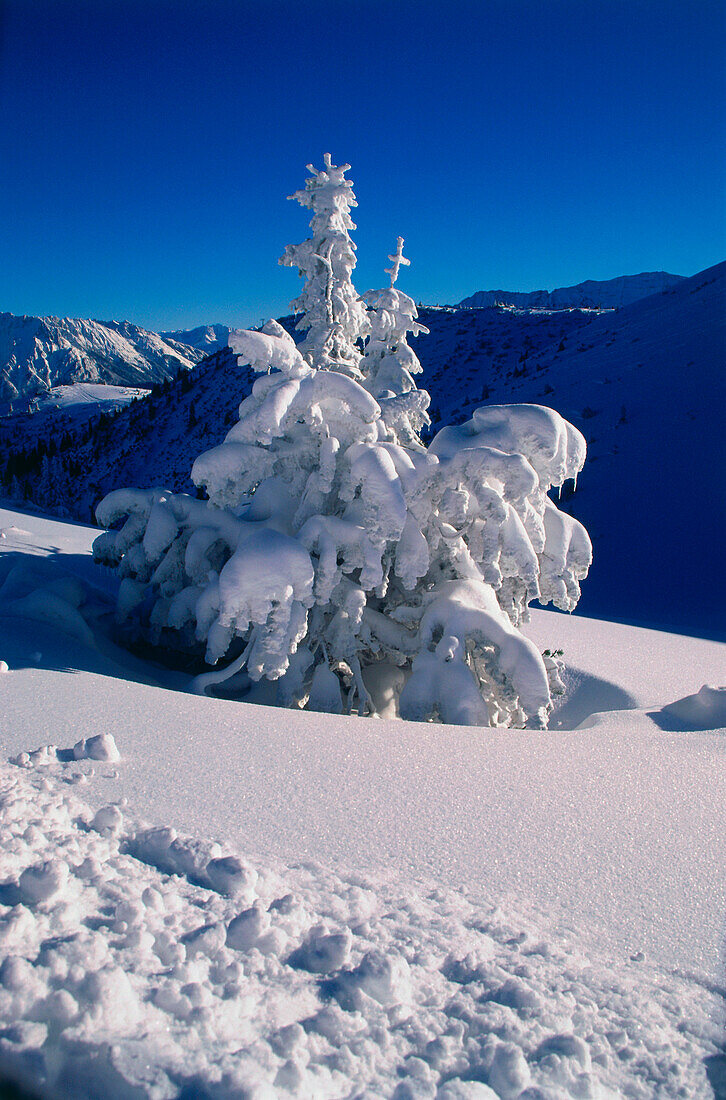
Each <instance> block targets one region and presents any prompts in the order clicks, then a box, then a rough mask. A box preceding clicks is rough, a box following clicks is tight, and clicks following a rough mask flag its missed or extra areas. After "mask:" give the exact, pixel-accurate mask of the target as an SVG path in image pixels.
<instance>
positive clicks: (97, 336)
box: [0, 313, 208, 402]
mask: <svg viewBox="0 0 726 1100" xmlns="http://www.w3.org/2000/svg"><path fill="white" fill-rule="evenodd" d="M179 335H181V334H179ZM205 354H208V352H207V350H206V349H205V348H203V347H201V346H200V347H197V346H192V345H187V344H184V343H183V341H181V340H180V339H175V340H173V341H171V340H165V339H163V338H162V337H161V336H159V335H157V333H155V332H149V331H147V330H146V329H143V328H139V327H138V326H137V325H132V324H131V323H130V322H129V321H87V320H74V319H71V318H58V317H16V316H14V315H13V314H12V313H0V401H2V402H10V401H14V400H16V399H17V398H18V397H32V396H33V395H35V394H38V393H44V392H47V391H48V390H49V389H51V388H52V387H53V386H59V385H67V384H69V383H73V382H106V383H110V384H112V385H120V386H141V387H148V386H151V385H153V383H154V382H162V381H163V380H164V379H166V378H171V377H173V376H174V375H175V374H177V373H178V372H179V370H182V369H184V370H188V369H189V368H191V367H193V366H194V365H195V363H197V362H198V361H199V360H200V359H201V358H202V357H203V355H205Z"/></svg>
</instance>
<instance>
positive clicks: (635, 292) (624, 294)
mask: <svg viewBox="0 0 726 1100" xmlns="http://www.w3.org/2000/svg"><path fill="white" fill-rule="evenodd" d="M683 278H684V276H682V275H670V274H669V273H668V272H667V271H643V272H641V274H640V275H620V276H618V278H617V279H605V280H604V281H602V282H598V281H596V280H594V279H588V280H586V282H584V283H578V284H577V286H563V287H558V288H557V289H556V290H531V291H519V290H477V291H476V293H475V294H471V295H470V296H469V297H468V298H464V299H463V301H461V302H460V303H459V305H461V306H465V307H468V308H482V307H486V306H494V305H496V304H497V303H498V302H503V303H506V304H507V305H513V306H519V307H520V308H522V309H573V308H574V309H579V308H585V309H619V308H620V307H621V306H627V305H630V303H631V302H637V301H638V299H639V298H647V297H648V296H649V295H651V294H660V292H661V291H663V290H668V289H669V288H670V287H673V286H676V285H677V284H678V283H680V282H681V281H682V279H683Z"/></svg>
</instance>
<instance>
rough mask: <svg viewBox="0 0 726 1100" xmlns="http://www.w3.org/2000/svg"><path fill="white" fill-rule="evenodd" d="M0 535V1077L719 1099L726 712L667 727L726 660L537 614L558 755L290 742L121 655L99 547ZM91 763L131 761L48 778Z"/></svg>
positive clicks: (31, 519)
mask: <svg viewBox="0 0 726 1100" xmlns="http://www.w3.org/2000/svg"><path fill="white" fill-rule="evenodd" d="M0 531H1V532H2V537H0V585H2V584H4V589H3V596H4V600H3V603H2V605H1V606H2V617H1V618H0V639H1V641H0V648H1V649H2V652H0V658H3V659H4V660H5V661H6V662H7V665H8V666H9V668H8V671H7V672H6V673H4V674H0V697H1V698H2V714H3V720H2V724H1V725H0V745H1V747H2V752H1V753H0V756H2V758H3V759H5V760H6V759H7V758H8V757H14V758H15V757H18V755H19V754H20V755H19V759H18V763H17V764H16V765H11V764H5V763H3V764H2V765H0V790H1V791H2V797H1V799H0V827H2V829H3V835H4V836H5V837H6V838H7V842H6V844H5V845H4V848H3V852H2V855H0V861H1V862H0V882H1V883H2V886H0V952H1V953H2V954H3V955H4V961H3V962H2V963H1V964H0V1019H2V1023H3V1025H4V1028H0V1072H5V1073H8V1074H11V1075H13V1076H14V1077H15V1078H16V1079H20V1080H23V1081H24V1082H25V1083H26V1084H27V1085H29V1086H30V1087H34V1088H36V1089H39V1090H40V1092H41V1094H42V1095H43V1096H66V1097H67V1096H73V1097H95V1096H98V1095H108V1096H116V1097H119V1098H122V1097H123V1098H125V1097H132V1096H133V1097H140V1096H155V1097H172V1096H178V1095H181V1094H183V1095H186V1096H199V1097H219V1098H221V1097H225V1098H226V1097H238V1096H240V1097H241V1096H243V1095H244V1096H247V1095H255V1096H260V1097H262V1096H270V1097H272V1096H282V1097H284V1096H288V1095H291V1096H306V1097H314V1098H324V1097H345V1096H351V1095H357V1096H361V1097H379V1096H387V1097H393V1096H395V1097H397V1098H398V1100H402V1098H404V1097H440V1098H441V1100H447V1097H448V1098H457V1097H458V1098H464V1097H482V1098H486V1097H492V1098H493V1097H497V1096H498V1097H501V1098H503V1100H504V1098H510V1097H515V1096H520V1095H522V1096H523V1097H524V1096H529V1097H534V1096H538V1097H543V1096H544V1097H555V1096H556V1097H558V1098H567V1097H575V1096H577V1097H583V1096H591V1097H611V1098H614V1097H621V1096H632V1097H641V1098H654V1100H655V1098H667V1097H676V1096H680V1097H686V1098H693V1100H695V1098H700V1097H708V1096H709V1095H711V1093H712V1091H713V1088H712V1087H711V1086H713V1085H715V1083H716V1082H717V1080H718V1074H719V1073H720V1072H722V1070H723V1056H722V1054H721V1053H720V1045H721V1037H722V1023H723V1013H722V1008H721V1000H720V997H719V989H720V988H721V987H722V976H723V959H722V956H721V950H722V946H723V940H724V930H725V929H724V900H725V898H724V890H723V876H722V868H723V865H724V857H725V856H726V847H725V842H724V832H723V828H722V811H723V804H724V798H725V797H726V787H725V786H724V776H725V774H726V773H724V769H723V767H722V763H723V744H724V734H725V733H726V729H724V725H725V724H726V706H724V693H723V691H722V693H720V694H719V692H718V691H716V690H715V691H714V692H712V693H711V694H710V695H708V696H703V697H702V703H701V705H700V706H699V704H698V703H697V702H696V703H694V702H692V701H691V702H685V703H682V704H681V707H680V710H678V708H676V712H677V713H676V712H674V709H673V706H672V704H674V703H676V702H677V701H678V700H679V699H680V700H682V699H684V697H690V696H692V695H693V693H694V692H697V691H698V690H699V689H700V687H701V686H702V684H703V683H704V681H708V680H712V681H714V682H715V684H716V685H717V684H718V683H719V678H720V682H721V683H723V670H724V667H726V662H725V661H724V656H725V649H724V647H723V646H719V645H717V644H715V643H710V642H704V641H698V640H694V639H687V638H682V637H680V638H679V637H673V636H668V635H662V634H658V633H656V632H652V631H643V630H638V629H635V628H628V627H617V626H613V625H609V624H602V623H597V622H595V621H592V620H585V619H581V620H577V619H574V618H569V617H567V616H563V615H559V614H553V613H547V612H540V613H537V614H536V615H535V619H534V622H533V624H532V627H531V628H530V633H531V636H532V637H533V638H534V639H535V640H536V642H537V644H539V645H545V644H546V645H548V646H558V647H559V646H563V647H564V648H565V651H566V656H567V658H568V661H569V664H570V673H569V677H570V679H569V684H570V690H569V697H568V698H566V699H565V701H564V705H563V708H562V709H561V711H560V715H561V716H564V717H561V722H562V727H563V728H561V729H560V730H556V731H555V732H552V733H549V734H536V733H527V732H525V731H516V732H507V731H494V730H480V731H478V730H472V729H461V728H457V727H443V726H436V725H416V724H411V723H403V722H398V723H389V722H385V721H372V720H366V719H347V720H346V719H342V718H336V717H331V716H327V715H326V716H323V715H315V714H306V713H302V712H300V713H291V712H289V711H288V712H281V711H276V710H272V709H270V708H265V707H250V706H246V705H244V704H237V703H232V702H225V701H223V700H211V699H200V698H198V697H196V696H191V695H186V694H182V693H180V692H178V691H171V690H169V687H168V686H167V687H164V686H161V685H160V684H158V686H157V684H155V683H154V681H155V680H156V681H157V683H158V681H159V680H161V681H164V682H166V681H165V680H164V677H165V674H164V673H163V672H162V671H161V670H159V669H155V668H153V667H151V666H148V665H144V664H143V663H142V662H141V661H139V660H137V659H135V658H132V657H130V656H129V655H125V654H120V653H119V651H118V650H115V649H114V647H113V646H112V644H111V643H110V642H109V641H108V639H107V637H106V635H105V628H104V625H103V624H104V619H103V617H100V618H99V612H100V609H101V604H100V602H99V601H100V600H101V599H102V597H103V595H104V593H106V594H108V592H109V590H110V588H111V587H112V586H113V584H114V583H115V580H114V578H113V577H112V576H111V574H109V573H107V572H106V571H104V570H101V569H100V568H99V567H96V566H94V565H93V563H92V562H91V560H90V557H89V555H88V547H89V545H90V541H91V539H92V538H93V536H94V534H95V532H94V531H93V530H92V529H90V528H81V527H76V526H73V525H70V524H64V523H61V522H58V521H47V520H44V519H41V518H39V517H36V516H29V515H24V514H21V513H13V512H8V511H4V512H0ZM18 566H19V567H20V570H18V569H17V568H16V571H15V573H14V574H13V575H12V576H10V573H9V570H10V568H11V567H18ZM30 571H34V575H31V572H30ZM63 576H65V578H66V579H65V581H64V587H62V586H61V585H60V580H61V578H62V577H63ZM69 578H73V579H75V580H76V581H78V580H80V581H81V582H82V584H83V590H82V591H81V592H80V594H79V592H78V591H76V593H75V596H73V586H72V585H69ZM53 579H54V581H55V589H54V592H55V595H56V597H57V598H56V599H55V601H54V600H52V599H49V597H48V595H47V593H48V589H47V587H46V595H45V596H44V597H43V596H41V598H38V591H39V589H42V588H43V586H44V585H45V586H47V584H48V583H49V582H51V581H52V580H53ZM33 593H35V598H33ZM63 593H65V596H64V595H63ZM79 595H80V600H81V602H80V603H79V607H78V612H77V615H76V616H74V615H73V614H71V613H69V611H68V609H69V608H71V609H72V605H73V604H74V603H76V602H78V599H79ZM16 601H20V602H16ZM63 603H65V607H66V611H65V613H64V616H63V615H62V614H61V613H62V604H63ZM81 613H82V615H81ZM53 617H55V620H56V624H58V623H59V622H61V623H62V626H63V630H58V629H57V628H56V627H54V626H53V625H52V623H51V622H49V619H52V618H53ZM84 624H85V630H84ZM69 632H70V633H69ZM84 638H85V641H84ZM654 657H655V660H654V659H653V658H654ZM41 700H43V701H44V702H45V705H39V701H41ZM48 700H52V701H53V707H52V708H50V707H49V706H47V701H48ZM704 700H705V702H704ZM568 706H569V708H570V711H569V714H570V721H568V720H567V707H568ZM593 711H596V712H598V711H599V712H600V713H596V714H594V713H593ZM575 719H576V720H577V724H578V725H579V728H578V729H573V728H572V726H573V722H574V720H575ZM713 727H718V728H713ZM98 734H105V735H109V734H110V735H112V736H113V738H114V739H115V744H116V745H117V746H118V749H119V751H120V754H121V759H120V760H119V761H114V760H113V759H106V760H104V759H98V758H96V759H93V758H92V757H91V758H89V755H88V754H89V751H93V748H92V747H90V748H89V747H88V746H86V747H83V746H79V749H78V750H77V752H76V754H75V757H74V754H73V753H72V752H66V751H63V750H70V749H72V748H73V746H74V745H75V744H76V743H77V742H80V741H81V739H82V738H89V737H92V736H95V735H98ZM44 745H56V746H58V748H59V749H60V750H61V751H60V752H57V751H56V750H52V749H51V750H48V751H46V752H45V753H41V754H40V755H39V756H36V757H35V758H30V757H24V756H22V754H23V753H28V752H29V751H30V750H33V749H38V748H40V747H41V746H44ZM94 815H95V816H94ZM159 827H164V828H161V829H160V828H159ZM709 1081H710V1082H711V1086H710V1085H709ZM527 1087H530V1088H531V1089H533V1090H534V1089H537V1090H539V1091H530V1092H529V1093H527V1092H524V1091H523V1090H525V1089H526V1088H527ZM255 1089H257V1090H258V1091H256V1092H255V1091H254V1090H255ZM185 1090H186V1091H185Z"/></svg>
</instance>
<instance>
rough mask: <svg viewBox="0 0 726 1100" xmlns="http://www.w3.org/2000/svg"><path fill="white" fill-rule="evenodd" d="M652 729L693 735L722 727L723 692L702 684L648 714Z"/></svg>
mask: <svg viewBox="0 0 726 1100" xmlns="http://www.w3.org/2000/svg"><path fill="white" fill-rule="evenodd" d="M648 717H649V718H651V719H652V720H653V721H654V722H655V724H656V726H659V727H660V729H662V730H666V731H668V732H669V733H695V732H697V731H704V732H706V731H708V730H719V729H724V728H725V727H726V688H722V687H710V686H709V685H708V684H704V686H703V687H702V688H701V690H700V691H697V692H695V693H694V694H693V695H686V696H685V698H683V699H677V700H676V701H675V703H669V704H668V705H667V706H665V707H661V708H660V710H651V711H648Z"/></svg>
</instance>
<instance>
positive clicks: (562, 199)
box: [0, 0, 726, 328]
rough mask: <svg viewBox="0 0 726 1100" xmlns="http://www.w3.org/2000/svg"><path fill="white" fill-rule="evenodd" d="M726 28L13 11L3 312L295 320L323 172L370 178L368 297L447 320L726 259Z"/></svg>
mask: <svg viewBox="0 0 726 1100" xmlns="http://www.w3.org/2000/svg"><path fill="white" fill-rule="evenodd" d="M725 10H726V9H725V8H724V5H723V4H722V3H721V2H718V3H709V2H705V0H690V2H688V3H686V2H685V0H623V2H620V0H549V2H547V3H544V2H539V3H534V2H532V0H478V2H474V0H439V2H438V3H436V4H432V3H429V0H385V2H383V0H327V2H322V0H320V2H316V0H300V2H296V3H293V2H291V0H288V2H287V3H282V2H273V0H257V2H254V3H252V2H248V0H239V2H237V3H230V2H223V0H216V2H215V0H197V2H195V3H182V2H180V0H176V2H173V0H166V2H157V0H143V2H136V0H123V2H121V0H118V2H111V0H88V2H87V3H79V2H76V0H57V2H55V3H51V2H47V0H46V2H42V3H41V2H33V0H5V2H4V3H3V0H0V310H8V311H10V312H13V313H45V314H56V315H70V316H86V317H88V316H92V317H97V318H102V319H106V318H110V317H117V318H121V317H123V318H128V319H130V320H133V321H136V322H137V323H140V324H144V325H147V326H148V327H151V328H165V327H169V328H172V327H182V326H188V325H193V324H199V323H202V322H211V321H222V322H227V323H233V324H245V323H250V322H254V321H257V320H259V319H261V318H262V317H263V316H269V315H274V314H280V313H281V312H284V311H285V310H286V308H287V305H288V302H289V300H290V298H292V297H293V296H294V295H295V294H297V292H298V285H299V280H298V278H297V275H296V274H295V273H294V272H291V271H290V270H288V269H285V268H280V267H278V266H277V263H276V261H277V257H278V256H279V255H280V253H281V252H282V251H283V248H284V246H285V244H286V243H288V242H296V241H299V240H302V239H303V238H304V237H305V236H306V235H307V221H308V216H307V212H305V211H303V210H302V209H301V208H300V207H299V206H297V204H294V203H290V202H286V201H285V198H286V196H287V195H288V194H290V193H291V192H292V191H293V190H295V189H296V188H298V187H300V186H302V185H303V181H304V178H305V175H306V172H305V165H306V164H307V163H308V162H309V161H310V160H314V161H315V163H316V164H318V165H320V164H321V163H322V154H323V152H325V151H330V152H331V153H332V154H333V158H334V160H335V161H336V162H338V163H340V162H341V161H346V160H347V161H349V162H350V163H351V164H352V165H353V169H352V171H351V173H350V175H351V178H352V179H353V180H354V181H355V185H356V193H357V195H358V200H359V203H360V206H359V209H358V211H357V212H356V214H355V220H356V222H357V224H358V227H359V228H358V232H357V233H356V235H355V239H356V242H357V244H358V257H359V264H358V268H357V271H356V273H355V282H356V286H357V287H358V289H359V290H360V291H363V290H365V289H368V288H369V287H370V286H378V285H381V284H382V282H383V280H384V275H383V268H384V267H385V266H386V254H387V253H388V252H389V251H390V250H391V248H392V247H393V245H394V242H395V238H396V236H397V235H398V234H401V235H403V236H404V237H405V238H406V252H407V254H408V255H409V256H410V257H411V259H412V261H413V266H412V267H411V268H410V269H408V270H406V271H405V273H404V275H403V277H402V279H401V282H400V286H401V288H402V289H404V290H407V291H408V292H409V293H411V294H413V295H414V297H416V298H417V299H421V300H423V301H425V302H427V303H435V302H440V303H443V302H455V301H458V300H460V299H461V298H462V297H463V296H465V295H467V294H470V293H472V292H473V291H474V290H477V289H499V288H503V289H511V290H530V289H535V288H539V287H546V288H552V287H554V286H563V285H568V284H571V283H576V282H579V281H581V280H583V279H586V278H596V279H607V278H611V277H613V276H615V275H619V274H629V273H634V272H638V271H646V270H659V269H665V270H668V271H672V272H676V273H679V274H685V275H689V274H693V273H695V272H696V271H699V270H700V269H702V268H704V267H707V266H709V265H711V264H713V263H716V262H717V261H719V260H721V259H723V257H724V253H725V252H726V248H725V232H724V189H725V180H724V176H725V174H726V171H725V161H724V155H723V153H724V148H725V147H726V111H725V104H724V100H725V87H724V78H723V63H724V48H725V40H726V35H725V32H724V11H725Z"/></svg>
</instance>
